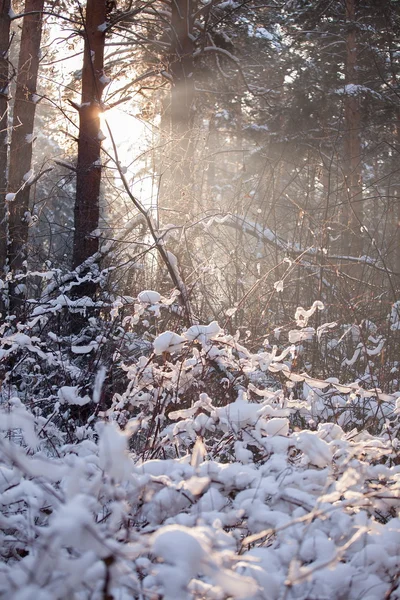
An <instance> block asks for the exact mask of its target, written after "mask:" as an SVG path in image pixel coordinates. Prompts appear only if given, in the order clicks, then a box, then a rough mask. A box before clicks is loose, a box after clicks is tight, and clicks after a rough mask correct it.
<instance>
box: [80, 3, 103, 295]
mask: <svg viewBox="0 0 400 600" xmlns="http://www.w3.org/2000/svg"><path fill="white" fill-rule="evenodd" d="M105 21H106V0H88V1H87V4H86V18H85V25H84V37H85V48H84V59H83V70H82V103H81V106H80V107H79V140H78V161H77V174H76V200H75V213H74V216H75V231H74V245H73V267H76V266H78V265H80V264H81V263H82V262H84V261H85V260H86V259H87V258H89V257H90V256H92V255H93V254H95V253H96V252H97V250H98V247H99V241H98V237H96V236H95V235H92V233H93V232H94V230H96V229H97V227H98V224H99V216H100V208H99V196H100V184H101V137H102V136H101V129H100V112H101V98H102V93H103V90H104V86H105V80H104V42H105V33H104V31H102V27H101V25H103V24H104V23H105ZM81 291H82V292H83V290H81ZM86 292H87V293H92V292H93V290H91V291H90V290H86Z"/></svg>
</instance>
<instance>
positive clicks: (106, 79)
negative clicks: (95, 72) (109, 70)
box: [99, 75, 111, 85]
mask: <svg viewBox="0 0 400 600" xmlns="http://www.w3.org/2000/svg"><path fill="white" fill-rule="evenodd" d="M99 81H100V83H102V84H103V85H107V84H108V83H110V81H111V79H110V77H107V76H106V75H101V76H100V77H99Z"/></svg>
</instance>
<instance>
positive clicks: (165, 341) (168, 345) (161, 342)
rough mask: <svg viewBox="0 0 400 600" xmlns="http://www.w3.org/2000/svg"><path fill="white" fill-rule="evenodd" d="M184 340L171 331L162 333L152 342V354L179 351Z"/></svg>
mask: <svg viewBox="0 0 400 600" xmlns="http://www.w3.org/2000/svg"><path fill="white" fill-rule="evenodd" d="M185 342H186V339H185V338H184V337H182V336H181V335H178V334H177V333H174V332H173V331H164V332H163V333H161V334H160V335H158V336H157V337H156V339H155V340H154V342H153V347H154V352H155V353H156V354H163V352H176V351H178V350H181V348H182V347H183V344H184V343H185Z"/></svg>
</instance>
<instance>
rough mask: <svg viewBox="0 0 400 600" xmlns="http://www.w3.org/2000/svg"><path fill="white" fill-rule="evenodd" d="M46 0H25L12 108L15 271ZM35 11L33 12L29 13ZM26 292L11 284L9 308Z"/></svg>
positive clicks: (22, 235)
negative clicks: (24, 14)
mask: <svg viewBox="0 0 400 600" xmlns="http://www.w3.org/2000/svg"><path fill="white" fill-rule="evenodd" d="M43 5H44V0H26V2H25V7H24V12H25V13H28V14H27V15H26V16H25V17H24V21H23V25H22V34H21V45H20V51H19V59H18V73H17V83H16V92H15V100H14V109H13V129H12V136H11V146H10V166H9V176H8V190H9V192H10V193H13V194H15V197H14V199H13V200H12V201H10V202H9V246H8V259H9V267H10V270H12V271H13V272H14V273H19V272H21V271H22V270H23V268H24V266H25V265H24V262H25V261H26V258H27V242H28V227H29V225H28V223H29V220H28V219H27V217H28V215H29V190H30V186H29V179H30V176H29V173H30V170H31V165H32V145H33V127H34V121H35V112H36V103H37V95H36V84H37V76H38V70H39V60H40V42H41V37H42V25H43V20H42V11H43ZM29 13H32V14H29ZM22 294H23V291H22V289H21V287H20V286H18V287H17V286H13V287H11V296H10V307H11V308H13V307H15V306H17V305H18V304H19V302H20V298H18V297H20V296H21V295H22Z"/></svg>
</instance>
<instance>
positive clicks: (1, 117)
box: [0, 0, 11, 276]
mask: <svg viewBox="0 0 400 600" xmlns="http://www.w3.org/2000/svg"><path fill="white" fill-rule="evenodd" d="M9 13H10V0H0V276H1V275H3V273H4V271H5V269H6V264H7V210H6V201H5V198H6V193H7V161H8V96H9V62H8V51H9V45H10V23H11V19H10V14H9Z"/></svg>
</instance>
